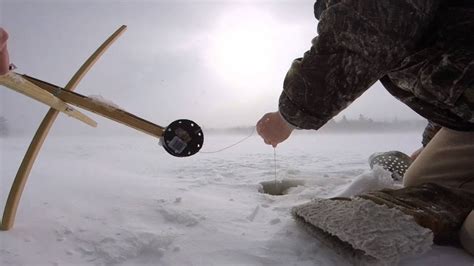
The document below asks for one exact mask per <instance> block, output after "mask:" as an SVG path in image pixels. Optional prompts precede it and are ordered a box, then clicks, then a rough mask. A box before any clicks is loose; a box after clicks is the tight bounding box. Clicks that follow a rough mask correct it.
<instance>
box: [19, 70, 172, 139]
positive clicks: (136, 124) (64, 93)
mask: <svg viewBox="0 0 474 266" xmlns="http://www.w3.org/2000/svg"><path fill="white" fill-rule="evenodd" d="M23 77H24V78H25V79H26V80H28V81H31V82H32V83H34V84H35V85H37V86H38V87H39V88H41V89H43V90H45V91H46V92H48V93H52V94H54V95H55V96H56V97H58V98H59V99H61V100H62V101H64V102H66V103H69V104H72V105H74V106H77V107H79V108H82V109H85V110H88V111H91V112H93V113H95V114H98V115H101V116H103V117H106V118H109V119H111V120H114V121H116V122H118V123H121V124H123V125H126V126H128V127H131V128H134V129H136V130H139V131H141V132H144V133H146V134H148V135H151V136H154V137H158V138H159V137H161V136H163V132H164V128H163V127H162V126H159V125H156V124H154V123H152V122H150V121H147V120H145V119H143V118H140V117H138V116H136V115H134V114H131V113H129V112H127V111H124V110H122V109H120V108H117V107H115V106H112V105H109V104H107V103H104V102H101V101H98V100H95V99H91V98H89V97H87V96H84V95H81V94H79V93H75V92H72V91H68V90H65V89H63V88H61V87H58V86H56V85H54V84H50V83H48V82H45V81H42V80H39V79H36V78H33V77H30V76H27V75H23Z"/></svg>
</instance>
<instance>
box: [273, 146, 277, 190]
mask: <svg viewBox="0 0 474 266" xmlns="http://www.w3.org/2000/svg"><path fill="white" fill-rule="evenodd" d="M273 162H274V164H275V186H276V184H277V153H276V147H273Z"/></svg>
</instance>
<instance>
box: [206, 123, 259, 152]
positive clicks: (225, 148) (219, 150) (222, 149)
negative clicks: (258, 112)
mask: <svg viewBox="0 0 474 266" xmlns="http://www.w3.org/2000/svg"><path fill="white" fill-rule="evenodd" d="M254 133H255V127H254V128H253V130H252V132H251V133H250V135H248V136H246V137H245V138H243V139H241V140H239V141H237V142H236V143H234V144H231V145H229V146H226V147H224V148H221V149H218V150H216V151H201V152H200V153H208V154H209V153H218V152H221V151H225V150H227V149H230V148H232V147H234V146H236V145H239V144H240V143H242V142H244V141H246V140H247V139H249V138H250V137H252V136H253V134H254Z"/></svg>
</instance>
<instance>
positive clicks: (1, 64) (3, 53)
mask: <svg viewBox="0 0 474 266" xmlns="http://www.w3.org/2000/svg"><path fill="white" fill-rule="evenodd" d="M7 40H8V33H7V32H6V31H5V30H4V29H3V28H1V27H0V75H5V74H6V73H8V71H9V67H10V59H9V57H8V50H7Z"/></svg>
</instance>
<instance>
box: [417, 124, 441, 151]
mask: <svg viewBox="0 0 474 266" xmlns="http://www.w3.org/2000/svg"><path fill="white" fill-rule="evenodd" d="M440 129H441V126H440V125H438V124H435V123H433V122H431V121H428V125H426V128H425V131H423V140H422V141H421V143H422V144H423V147H426V145H428V143H429V142H430V141H431V139H432V138H433V137H434V136H435V135H436V133H438V131H439V130H440Z"/></svg>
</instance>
